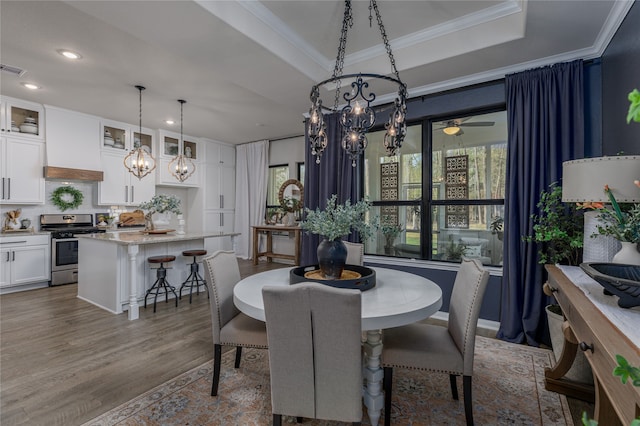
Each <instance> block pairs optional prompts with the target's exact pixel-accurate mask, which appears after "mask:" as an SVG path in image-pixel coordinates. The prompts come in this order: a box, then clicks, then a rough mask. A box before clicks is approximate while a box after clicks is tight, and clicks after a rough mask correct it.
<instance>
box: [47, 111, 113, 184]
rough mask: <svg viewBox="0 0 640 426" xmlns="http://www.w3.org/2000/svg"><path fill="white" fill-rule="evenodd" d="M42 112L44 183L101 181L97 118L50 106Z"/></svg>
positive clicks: (98, 121) (99, 139) (99, 132)
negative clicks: (64, 180) (44, 161)
mask: <svg viewBox="0 0 640 426" xmlns="http://www.w3.org/2000/svg"><path fill="white" fill-rule="evenodd" d="M44 108H45V119H46V126H45V135H46V136H45V149H46V152H47V155H46V158H47V159H46V166H45V168H44V177H45V179H66V180H89V181H102V180H103V169H102V160H101V152H100V145H101V141H102V135H101V123H100V118H99V117H96V116H92V115H88V114H83V113H80V112H76V111H70V110H66V109H63V108H58V107H54V106H50V105H45V106H44ZM123 167H124V166H123Z"/></svg>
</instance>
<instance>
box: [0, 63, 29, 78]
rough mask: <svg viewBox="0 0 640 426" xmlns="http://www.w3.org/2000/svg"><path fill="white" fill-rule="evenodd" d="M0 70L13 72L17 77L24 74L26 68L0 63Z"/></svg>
mask: <svg viewBox="0 0 640 426" xmlns="http://www.w3.org/2000/svg"><path fill="white" fill-rule="evenodd" d="M0 71H5V72H8V73H9V74H13V75H15V76H18V77H22V76H23V75H25V73H26V72H27V70H23V69H22V68H18V67H13V66H11V65H5V64H0Z"/></svg>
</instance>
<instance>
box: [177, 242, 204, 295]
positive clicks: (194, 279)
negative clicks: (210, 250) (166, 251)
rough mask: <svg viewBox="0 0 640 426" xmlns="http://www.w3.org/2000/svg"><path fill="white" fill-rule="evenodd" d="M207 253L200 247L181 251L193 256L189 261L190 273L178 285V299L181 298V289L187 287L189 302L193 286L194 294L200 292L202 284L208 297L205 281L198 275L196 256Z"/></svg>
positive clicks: (183, 253)
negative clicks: (190, 261)
mask: <svg viewBox="0 0 640 426" xmlns="http://www.w3.org/2000/svg"><path fill="white" fill-rule="evenodd" d="M206 254H207V251H206V250H202V249H193V250H185V251H183V252H182V255H183V256H187V257H191V256H193V262H192V263H191V273H190V274H189V276H188V277H187V279H186V280H185V281H184V282H183V283H182V285H181V286H180V291H179V294H180V299H182V289H183V288H185V287H188V288H189V303H191V300H192V298H193V288H194V287H195V289H196V294H200V286H204V288H205V289H206V290H207V299H208V298H209V288H208V287H207V283H206V281H205V280H204V279H203V278H202V277H201V276H200V273H199V266H198V256H204V255H206Z"/></svg>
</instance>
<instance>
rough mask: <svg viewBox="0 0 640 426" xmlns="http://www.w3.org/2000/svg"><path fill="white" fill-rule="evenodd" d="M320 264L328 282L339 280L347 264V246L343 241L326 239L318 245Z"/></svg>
mask: <svg viewBox="0 0 640 426" xmlns="http://www.w3.org/2000/svg"><path fill="white" fill-rule="evenodd" d="M317 254H318V264H319V265H320V271H322V275H324V277H325V278H326V279H328V280H337V279H338V278H340V276H341V275H342V270H343V269H344V265H345V264H346V263H347V246H345V245H344V243H343V242H342V240H340V239H338V240H333V241H329V240H327V239H324V240H322V241H321V242H320V244H318V250H317Z"/></svg>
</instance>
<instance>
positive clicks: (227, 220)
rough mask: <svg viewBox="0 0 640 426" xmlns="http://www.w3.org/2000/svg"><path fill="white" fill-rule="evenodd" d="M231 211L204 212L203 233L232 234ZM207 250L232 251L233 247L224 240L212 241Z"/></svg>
mask: <svg viewBox="0 0 640 426" xmlns="http://www.w3.org/2000/svg"><path fill="white" fill-rule="evenodd" d="M234 217H235V214H234V212H233V211H215V210H206V211H205V212H204V232H225V233H226V232H233V228H234ZM212 240H213V241H212V242H211V244H212V245H211V246H210V247H208V250H214V249H215V250H233V249H234V248H233V246H232V245H231V242H230V241H227V239H226V238H214V239H212Z"/></svg>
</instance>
